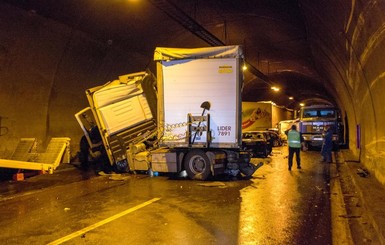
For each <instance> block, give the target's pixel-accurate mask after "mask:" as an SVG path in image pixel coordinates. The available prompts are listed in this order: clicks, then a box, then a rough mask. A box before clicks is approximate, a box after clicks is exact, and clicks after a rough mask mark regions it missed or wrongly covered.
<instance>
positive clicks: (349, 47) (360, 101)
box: [301, 0, 385, 184]
mask: <svg viewBox="0 0 385 245" xmlns="http://www.w3.org/2000/svg"><path fill="white" fill-rule="evenodd" d="M301 8H302V10H303V13H304V16H305V19H306V24H307V30H308V38H309V41H310V43H311V49H312V52H313V56H314V60H315V61H316V64H315V65H316V67H317V69H318V72H319V74H321V76H323V77H324V78H325V83H326V86H327V87H329V88H330V89H331V90H332V91H331V94H336V96H337V99H336V100H337V101H338V102H339V106H340V107H341V109H342V110H343V114H346V116H347V123H348V127H349V132H348V134H349V148H350V151H351V155H350V156H348V159H347V160H354V161H361V162H363V163H364V164H365V166H366V167H367V168H368V169H369V171H371V172H372V173H374V175H375V176H376V178H377V179H378V180H379V181H380V182H382V183H383V184H385V162H384V160H385V127H384V126H383V125H385V106H384V103H385V98H384V94H385V79H384V76H385V64H384V57H385V41H384V38H385V16H384V14H383V13H384V12H385V2H384V1H355V0H351V1H349V0H345V1H333V0H330V1H318V2H312V3H311V4H310V3H307V2H306V1H301ZM321 9H322V11H320V10H321ZM357 129H359V130H357ZM357 135H359V137H357Z"/></svg>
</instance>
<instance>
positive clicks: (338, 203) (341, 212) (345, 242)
mask: <svg viewBox="0 0 385 245" xmlns="http://www.w3.org/2000/svg"><path fill="white" fill-rule="evenodd" d="M337 164H339V163H338V162H337V163H336V164H330V202H331V216H332V217H331V221H332V242H333V244H336V245H353V244H354V242H353V238H352V235H351V231H350V226H349V222H348V221H347V220H346V219H345V218H342V217H343V216H346V213H347V211H346V208H345V203H344V197H343V194H342V189H341V182H340V178H339V174H338V171H337Z"/></svg>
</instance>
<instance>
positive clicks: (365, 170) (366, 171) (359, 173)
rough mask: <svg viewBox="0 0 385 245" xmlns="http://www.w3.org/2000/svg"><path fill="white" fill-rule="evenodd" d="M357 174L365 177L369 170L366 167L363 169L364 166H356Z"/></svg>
mask: <svg viewBox="0 0 385 245" xmlns="http://www.w3.org/2000/svg"><path fill="white" fill-rule="evenodd" d="M357 174H358V175H359V176H361V177H363V178H366V177H368V176H369V175H370V174H369V171H368V170H367V169H364V168H358V169H357Z"/></svg>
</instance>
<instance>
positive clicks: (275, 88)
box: [271, 86, 280, 92]
mask: <svg viewBox="0 0 385 245" xmlns="http://www.w3.org/2000/svg"><path fill="white" fill-rule="evenodd" d="M271 90H273V91H274V92H278V91H279V90H280V89H279V88H278V87H276V86H272V87H271Z"/></svg>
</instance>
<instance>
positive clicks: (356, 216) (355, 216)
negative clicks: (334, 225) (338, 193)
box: [339, 214, 361, 219]
mask: <svg viewBox="0 0 385 245" xmlns="http://www.w3.org/2000/svg"><path fill="white" fill-rule="evenodd" d="M339 217H341V218H346V219H357V218H361V215H347V214H346V215H345V214H344V215H339Z"/></svg>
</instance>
